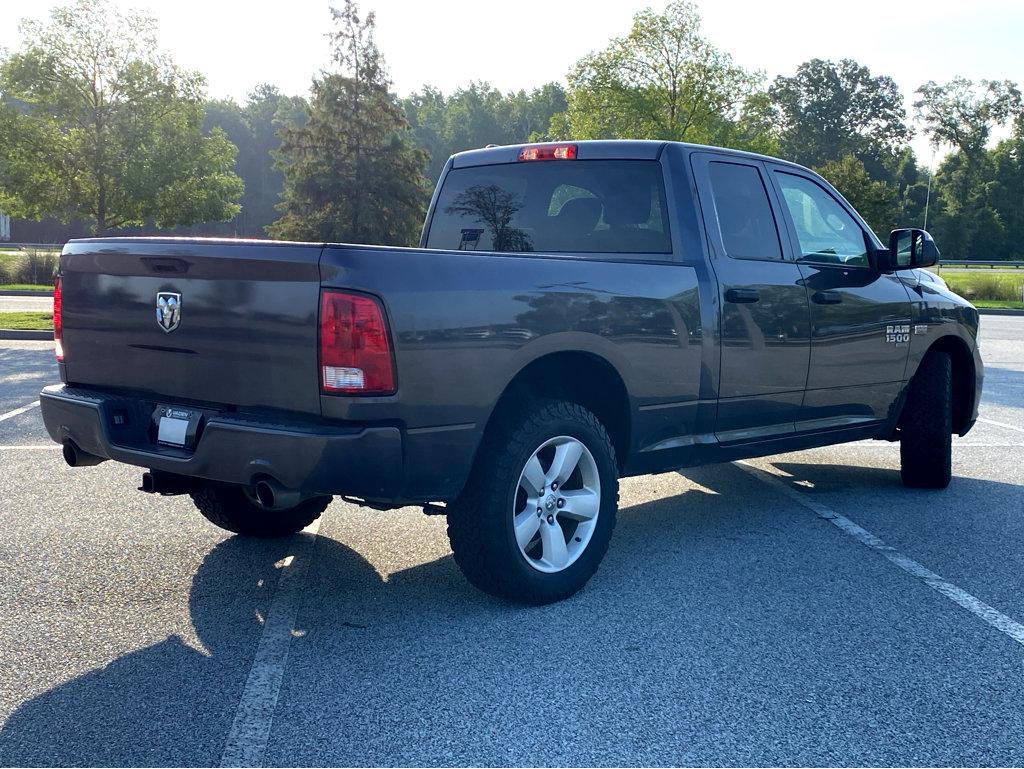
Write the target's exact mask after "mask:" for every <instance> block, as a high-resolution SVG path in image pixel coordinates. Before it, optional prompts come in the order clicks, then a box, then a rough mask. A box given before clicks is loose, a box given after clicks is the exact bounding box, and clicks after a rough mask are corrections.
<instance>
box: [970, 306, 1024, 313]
mask: <svg viewBox="0 0 1024 769" xmlns="http://www.w3.org/2000/svg"><path fill="white" fill-rule="evenodd" d="M978 314H979V315H1024V310H1000V309H998V308H996V307H992V308H984V307H979V308H978Z"/></svg>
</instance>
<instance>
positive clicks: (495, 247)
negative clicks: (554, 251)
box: [444, 184, 533, 251]
mask: <svg viewBox="0 0 1024 769" xmlns="http://www.w3.org/2000/svg"><path fill="white" fill-rule="evenodd" d="M520 208H522V204H521V203H520V202H519V199H518V198H517V196H516V195H515V194H513V193H511V192H509V191H508V190H503V189H501V187H499V186H497V185H496V184H476V185H473V186H472V187H468V188H467V189H466V190H465V191H463V192H460V193H459V194H458V195H456V196H455V199H454V200H453V201H452V203H451V205H449V206H448V207H447V208H445V210H444V212H445V213H446V214H454V215H458V216H471V217H473V218H474V219H475V220H476V221H478V222H480V223H481V224H484V225H486V226H487V228H488V229H489V230H490V231H491V250H492V251H532V250H533V242H532V241H531V240H530V237H529V235H527V234H526V233H525V232H523V231H522V230H520V229H518V228H516V227H513V226H512V217H513V216H515V215H516V212H517V211H519V209H520ZM466 232H472V231H471V230H469V231H467V230H463V244H465V243H466V237H465V234H466ZM463 247H465V246H464V245H460V248H463Z"/></svg>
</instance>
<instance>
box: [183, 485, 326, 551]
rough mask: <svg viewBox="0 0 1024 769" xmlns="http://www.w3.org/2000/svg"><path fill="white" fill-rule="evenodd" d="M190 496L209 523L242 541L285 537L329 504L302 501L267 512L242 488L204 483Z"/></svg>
mask: <svg viewBox="0 0 1024 769" xmlns="http://www.w3.org/2000/svg"><path fill="white" fill-rule="evenodd" d="M189 496H191V497H192V502H193V503H194V504H195V506H196V507H197V508H198V509H199V512H200V513H202V514H203V517H204V518H206V520H208V521H209V522H210V523H212V524H214V525H215V526H219V527H220V528H222V529H225V530H226V531H230V532H233V533H234V534H240V535H242V536H243V537H258V538H260V539H273V538H276V537H287V536H289V535H290V534H295V533H297V532H300V531H302V530H303V529H304V528H306V527H307V526H309V524H311V523H312V522H313V521H315V520H316V519H317V518H319V517H320V514H321V513H323V511H324V510H326V509H327V506H328V505H329V504H330V503H331V498H330V497H311V498H310V499H304V500H303V501H301V502H300V503H299V504H297V505H296V506H295V507H290V508H288V509H287V510H268V509H267V508H265V507H263V506H261V505H260V504H259V503H258V502H257V501H255V500H254V499H253V498H251V497H250V496H249V495H248V494H246V492H245V489H243V488H242V487H241V486H228V485H224V484H217V483H205V484H203V485H202V486H201V487H200V488H199V489H198V490H196V491H193V492H192V493H191V494H190V495H189Z"/></svg>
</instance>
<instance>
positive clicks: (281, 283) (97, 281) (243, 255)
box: [61, 238, 322, 415]
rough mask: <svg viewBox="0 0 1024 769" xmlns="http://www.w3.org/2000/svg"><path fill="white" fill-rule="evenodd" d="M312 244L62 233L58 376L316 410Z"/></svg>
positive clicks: (214, 400) (185, 397)
mask: <svg viewBox="0 0 1024 769" xmlns="http://www.w3.org/2000/svg"><path fill="white" fill-rule="evenodd" d="M321 251H322V248H321V247H320V246H319V245H313V244H294V243H270V242H262V241H228V240H176V239H149V238H133V239H111V240H83V241H72V242H71V243H69V244H68V245H67V246H66V247H65V248H64V253H63V254H62V256H61V274H62V294H63V312H62V317H63V323H64V351H65V367H66V368H65V373H66V378H67V381H68V382H69V383H72V384H78V385H96V386H101V387H104V388H114V389H123V390H131V391H136V392H140V393H145V394H148V395H152V396H156V397H157V398H159V399H161V400H165V401H168V402H171V403H173V402H199V403H206V404H215V405H216V404H232V405H235V406H239V407H242V408H246V407H261V408H275V409H285V410H288V411H294V412H301V413H307V414H316V415H318V414H319V413H320V399H319V385H318V378H317V314H318V312H319V295H320V273H319V259H320V253H321ZM161 299H163V300H164V304H165V305H166V304H168V303H169V304H170V307H169V308H168V310H169V311H168V312H166V313H161V310H160V308H159V307H158V305H159V303H160V300H161ZM175 303H177V304H178V308H177V313H178V314H177V315H175V312H174V307H173V305H174V304H175ZM168 327H170V328H168Z"/></svg>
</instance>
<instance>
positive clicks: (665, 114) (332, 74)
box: [0, 0, 1024, 259]
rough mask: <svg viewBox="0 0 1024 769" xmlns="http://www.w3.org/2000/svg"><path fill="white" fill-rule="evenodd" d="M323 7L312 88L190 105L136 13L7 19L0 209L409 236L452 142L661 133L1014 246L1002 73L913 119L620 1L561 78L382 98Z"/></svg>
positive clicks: (947, 245) (347, 23) (831, 73)
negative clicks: (14, 29)
mask: <svg viewBox="0 0 1024 769" xmlns="http://www.w3.org/2000/svg"><path fill="white" fill-rule="evenodd" d="M330 12H331V17H332V21H333V30H334V31H333V34H332V60H331V62H330V63H329V65H328V67H327V68H326V69H325V70H324V71H323V72H322V73H321V74H319V75H317V76H316V77H315V78H313V81H312V86H311V89H310V94H309V97H308V98H306V97H301V96H287V95H284V94H282V93H281V92H280V91H279V90H278V89H277V88H275V87H274V86H273V85H269V84H262V85H259V86H257V87H256V88H255V89H254V90H253V91H252V93H251V94H250V95H249V97H248V98H247V99H246V100H245V102H244V103H242V104H239V103H237V102H235V101H234V100H231V99H224V100H211V99H208V98H206V96H205V80H204V79H203V77H202V76H201V75H200V74H199V73H195V72H190V71H187V70H183V69H181V68H180V67H178V66H177V65H176V64H175V63H174V61H173V59H172V58H171V57H170V56H169V55H168V54H166V53H165V52H162V51H161V50H160V48H159V46H158V45H157V41H156V34H155V30H156V24H155V21H154V20H153V19H152V18H151V17H149V16H146V15H144V14H140V13H137V12H126V11H122V10H120V9H119V8H117V7H116V6H113V5H112V4H111V3H110V2H109V0H75V2H73V3H72V4H70V5H68V6H61V7H58V8H56V9H54V10H53V11H52V12H51V14H50V17H49V20H48V21H46V22H43V21H32V20H29V21H26V22H23V24H22V26H21V32H22V44H21V47H20V48H19V49H18V50H16V51H14V52H11V53H8V54H6V55H4V56H3V58H2V59H0V210H4V211H7V212H8V213H10V214H12V215H13V216H15V217H21V218H30V219H40V218H44V217H53V218H58V219H61V220H63V221H69V220H84V221H88V222H89V223H90V224H91V225H92V227H93V229H94V231H95V232H97V233H107V232H110V231H123V230H125V229H126V228H146V229H149V230H152V229H157V230H163V231H167V230H170V231H175V232H182V231H184V232H192V233H204V234H230V235H240V236H249V237H253V236H256V237H264V236H270V237H275V238H288V239H306V240H325V241H351V242H365V243H390V244H403V245H407V244H412V243H415V241H416V239H417V237H418V233H419V228H420V226H421V224H422V220H423V215H424V213H425V209H426V205H427V202H428V201H429V196H430V190H431V189H432V186H433V182H434V180H436V178H437V176H438V175H439V173H440V172H441V169H442V167H443V165H444V163H445V161H446V160H447V158H448V157H449V156H450V155H451V154H452V153H454V152H458V151H461V150H465V149H471V148H474V147H482V146H485V145H487V144H515V143H521V142H525V141H544V140H582V139H604V138H636V139H666V140H676V141H686V142H695V143H701V144H713V145H720V146H725V147H734V148H739V149H744V150H750V151H753V152H759V153H763V154H768V155H773V156H778V157H782V158H785V159H789V160H793V161H795V162H797V163H800V164H802V165H806V166H809V167H811V168H814V169H815V170H817V171H819V172H820V173H821V174H822V175H824V176H825V177H826V178H827V179H829V181H831V182H832V183H833V184H834V185H835V186H836V187H837V188H838V189H839V190H840V192H842V193H843V194H844V195H845V196H846V197H847V198H848V199H849V200H850V202H851V203H852V204H853V205H854V206H855V207H856V208H857V209H858V211H860V212H861V214H862V215H863V216H864V217H865V219H866V220H867V221H868V223H869V224H870V225H871V227H872V228H873V229H874V230H875V231H876V232H877V233H878V234H879V235H881V236H882V237H883V239H884V238H885V235H886V233H887V232H888V231H889V230H890V229H892V228H894V227H897V226H926V227H927V228H928V229H929V230H931V231H932V232H933V233H934V234H935V236H936V239H937V240H938V242H939V244H940V246H941V247H942V249H943V252H944V254H945V255H946V256H947V257H951V258H955V257H959V258H985V259H1024V107H1022V98H1021V92H1020V89H1019V87H1018V86H1017V84H1015V83H1012V82H1010V81H1005V80H983V81H980V82H972V81H969V80H966V79H963V78H957V79H954V80H952V81H950V82H948V83H935V82H928V83H925V84H923V85H921V87H920V88H918V89H917V91H916V92H915V94H914V95H913V110H912V114H910V115H908V114H907V110H906V109H905V106H904V104H905V101H904V95H903V94H902V93H901V92H900V90H899V88H898V87H897V85H896V83H895V81H894V80H893V79H892V78H890V77H887V76H885V75H880V74H876V73H872V72H871V71H870V70H869V69H868V67H866V66H864V65H862V64H860V63H858V62H856V61H852V60H850V59H843V60H840V61H832V60H828V59H812V60H810V61H807V62H804V63H803V64H801V65H800V66H799V67H797V69H796V71H795V72H794V73H792V74H789V75H783V76H779V77H776V78H775V79H774V80H771V81H768V80H766V78H765V77H764V75H763V73H760V72H753V71H749V70H746V69H744V68H743V67H740V66H739V65H738V64H736V62H735V61H734V60H733V59H732V57H731V56H730V55H729V54H728V53H727V52H725V51H723V50H721V49H720V48H718V47H716V46H715V45H714V44H713V43H712V42H711V41H709V40H708V39H707V38H706V37H705V36H703V34H702V32H701V20H700V16H699V14H698V12H697V9H696V8H695V6H694V5H693V4H692V3H690V2H688V1H687V0H677V1H676V2H672V3H670V4H669V5H668V6H667V7H666V8H665V9H664V10H662V11H660V12H659V11H655V10H651V9H647V10H644V11H641V12H639V13H638V14H636V15H635V17H634V19H633V23H632V26H631V28H630V29H629V30H627V31H626V32H625V34H623V35H622V36H621V37H617V38H614V39H612V40H610V41H609V42H608V44H607V45H606V46H605V47H604V48H603V49H602V50H600V51H597V52H595V53H592V54H589V55H587V56H585V57H583V58H582V59H581V60H580V61H578V62H577V63H576V65H575V66H574V67H573V68H572V70H571V72H569V73H568V76H567V78H566V83H565V85H562V84H560V83H558V82H551V83H549V84H547V85H544V86H542V87H540V88H537V89H534V90H532V91H525V90H521V91H516V92H508V93H506V92H502V91H499V90H497V89H495V88H493V87H491V86H490V85H489V84H487V83H485V82H476V81H474V82H470V83H468V84H467V85H466V86H464V87H462V88H459V89H457V90H455V91H454V92H453V93H449V94H445V93H442V92H441V91H439V90H437V89H435V88H431V87H424V88H422V89H421V90H420V91H419V92H417V93H413V94H410V95H407V96H404V97H399V96H397V95H396V94H395V93H394V91H393V89H392V85H391V83H390V81H389V80H388V77H387V72H386V65H385V61H384V57H383V55H382V54H381V52H380V51H379V50H378V48H377V45H376V42H375V38H374V32H375V19H374V15H373V14H372V13H368V14H362V13H361V12H360V11H359V8H358V7H357V6H356V4H355V3H354V2H353V0H345V4H344V5H343V6H342V7H341V8H331V11H330ZM915 130H916V131H919V132H923V134H924V135H925V136H926V137H927V138H928V139H929V141H930V143H931V146H932V147H933V148H934V149H935V150H936V152H937V153H939V154H940V155H941V157H942V160H941V162H940V163H939V164H938V166H937V167H936V168H934V169H932V168H931V167H930V166H931V165H932V163H931V158H923V159H922V158H917V157H915V155H914V152H913V150H912V149H911V146H910V140H911V139H912V137H913V136H914V131H915ZM1007 133H1008V135H1007V136H1006V138H1002V139H1000V140H999V141H995V142H994V141H993V136H994V135H999V136H1003V135H1006V134H1007ZM183 228H184V229H183Z"/></svg>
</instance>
